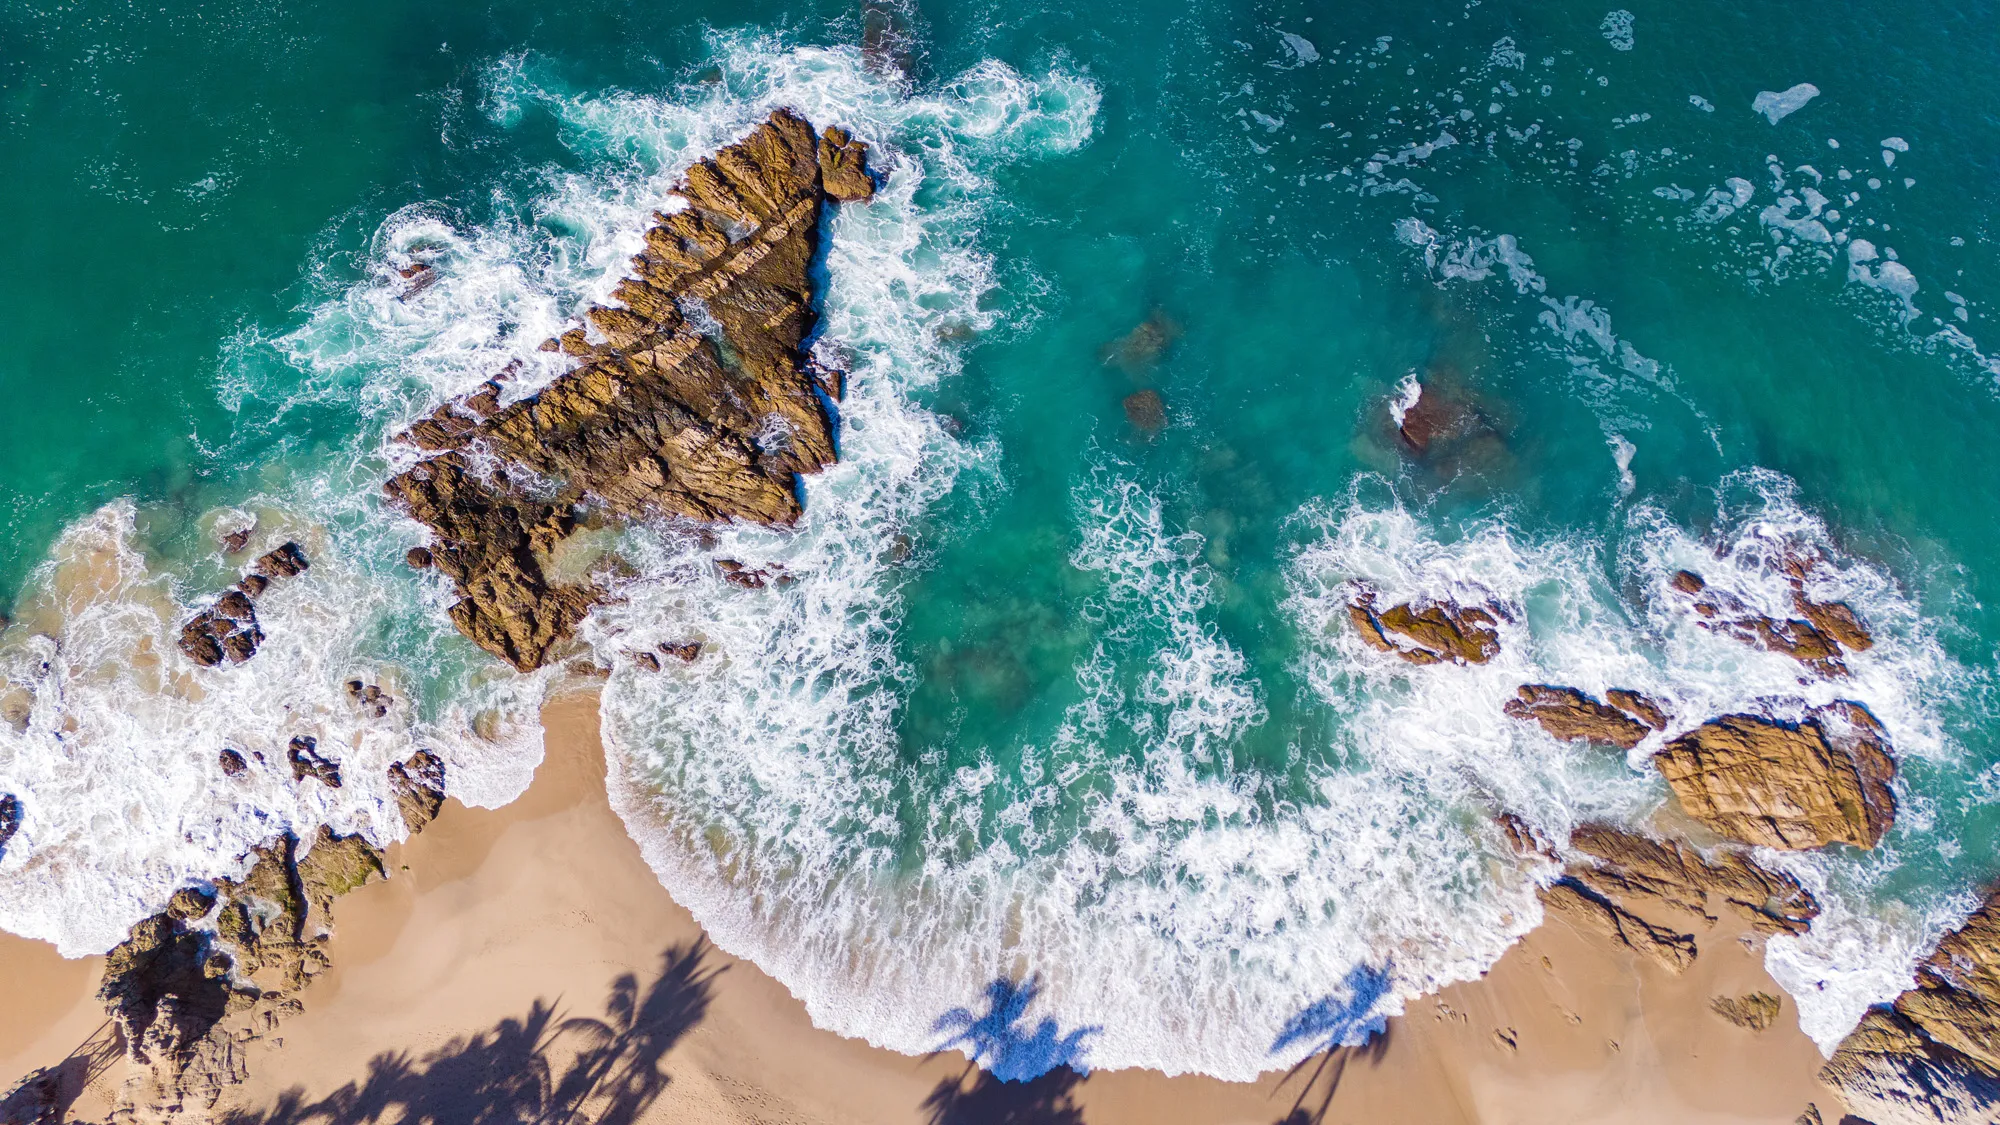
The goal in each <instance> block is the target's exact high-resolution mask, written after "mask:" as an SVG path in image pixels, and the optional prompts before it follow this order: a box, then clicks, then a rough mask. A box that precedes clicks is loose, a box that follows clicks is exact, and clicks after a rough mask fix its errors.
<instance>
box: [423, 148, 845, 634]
mask: <svg viewBox="0 0 2000 1125" xmlns="http://www.w3.org/2000/svg"><path fill="white" fill-rule="evenodd" d="M865 156H866V149H865V146H863V145H862V144H860V142H857V141H855V140H853V139H852V138H851V137H849V136H848V135H847V134H846V133H845V132H843V131H841V130H839V129H834V128H829V129H828V130H826V131H825V132H824V133H821V134H818V135H815V134H814V132H813V129H812V126H810V125H808V124H807V123H806V122H805V121H804V119H802V118H800V117H799V116H798V115H796V114H794V113H791V112H790V111H787V110H778V111H776V112H774V113H773V114H772V115H771V116H770V118H769V120H767V121H765V122H764V123H763V124H761V125H759V126H758V127H757V128H756V129H755V130H753V131H752V132H751V133H750V135H749V136H747V137H745V138H744V139H743V140H741V141H738V142H737V143H735V144H733V145H730V146H728V147H727V148H724V149H722V150H721V151H719V152H717V153H716V154H715V156H714V157H712V158H711V159H708V160H704V161H702V162H700V163H698V164H696V165H694V166H693V167H691V168H689V169H688V172H687V176H686V178H685V179H684V180H683V182H682V183H681V184H680V186H679V187H678V188H677V189H676V193H677V195H678V196H679V197H680V198H681V199H682V200H683V201H685V203H686V204H687V206H685V207H684V208H682V209H680V210H677V211H675V212H673V213H672V214H659V215H656V216H655V219H656V223H655V225H654V226H653V227H652V229H650V230H648V231H647V232H646V249H645V250H644V251H643V252H642V253H640V254H639V255H638V256H637V257H635V258H634V259H633V260H632V267H633V271H634V272H633V274H632V275H631V276H629V277H627V278H626V279H625V280H624V281H622V282H620V283H619V285H618V288H617V289H616V290H615V292H614V294H613V295H614V297H615V298H616V299H617V300H618V301H619V302H620V304H619V305H616V306H597V307H594V308H592V309H590V310H589V312H587V313H586V314H585V319H586V320H587V321H588V322H589V324H590V327H591V328H592V329H594V330H595V333H596V335H597V336H598V337H599V338H598V339H596V340H593V339H592V338H591V336H590V334H589V333H588V332H586V330H585V329H583V328H577V329H573V330H571V331H569V332H565V333H564V334H563V335H562V336H560V337H558V338H556V339H553V340H550V341H548V342H547V343H545V344H543V345H542V346H543V349H544V350H546V351H561V352H563V353H565V354H567V355H570V356H573V357H575V358H576V359H577V360H578V361H579V363H578V366H577V367H576V368H575V370H573V371H570V372H568V373H567V374H565V375H563V376H561V377H559V378H558V379H556V380H555V381H554V382H553V383H551V384H549V385H548V386H547V387H545V388H543V389H542V390H541V391H540V392H538V393H536V394H534V395H531V396H529V397H527V398H524V399H521V400H520V401H518V402H515V403H513V404H511V405H507V406H501V405H500V402H499V398H500V391H501V384H500V382H499V381H498V380H496V381H494V382H490V383H488V384H487V385H486V386H484V387H482V388H481V390H480V391H479V392H478V393H477V394H474V395H472V396H470V397H468V398H466V399H463V400H460V401H457V402H453V403H450V404H447V405H446V406H444V407H441V408H440V409H439V410H437V411H436V412H434V413H433V414H432V415H431V416H430V417H428V418H425V419H423V420H422V421H420V422H418V423H417V424H416V425H414V426H412V427H411V428H410V430H409V431H408V432H407V434H406V435H405V436H406V439H407V440H408V441H409V443H410V444H412V445H414V446H416V447H417V448H418V449H421V450H424V451H426V452H430V453H432V454H434V456H431V457H429V458H427V459H426V460H424V461H422V462H419V463H418V464H417V465H415V466H413V467H412V468H411V469H409V470H408V471H406V472H404V473H402V474H401V475H399V476H397V477H396V478H395V479H393V480H391V481H390V482H389V483H388V485H387V491H388V493H389V495H390V497H391V498H392V499H393V500H394V501H395V502H397V503H398V504H399V505H400V506H401V507H402V508H403V509H404V510H405V511H407V512H409V513H410V514H411V515H412V516H414V517H415V518H416V519H417V520H418V521H420V522H422V523H424V524H425V525H426V526H428V527H429V528H430V529H431V532H432V534H433V536H434V538H435V542H434V543H433V544H432V545H431V546H430V547H429V548H428V551H429V556H430V561H431V564H432V565H434V566H435V567H436V568H437V570H438V571H439V572H441V573H442V574H443V575H444V576H445V577H447V578H449V579H450V580H451V581H452V582H453V584H454V585H455V586H456V587H457V589H458V594H459V600H458V602H457V603H456V604H455V605H454V606H453V607H452V609H451V617H452V621H453V623H454V624H456V625H457V626H458V627H459V629H460V630H461V631H463V632H464V633H465V634H466V635H467V636H468V637H470V638H472V639H473V640H474V641H475V642H477V643H478V644H479V645H480V646H481V647H483V648H485V649H486V650H487V651H489V652H491V653H493V654H494V655H496V656H499V657H500V658H502V659H504V660H506V661H508V662H509V663H511V664H513V665H514V666H515V667H517V668H520V669H523V670H527V669H532V668H536V667H539V666H541V665H542V664H543V663H545V662H546V661H548V660H549V659H550V658H551V654H552V653H553V652H554V651H555V650H556V649H557V648H559V647H560V646H561V644H562V643H563V642H564V641H565V640H566V639H567V638H568V637H569V636H570V635H571V634H572V632H573V631H574V629H575V627H576V624H577V623H578V622H579V621H580V620H581V619H582V618H583V616H584V615H585V614H586V613H588V612H589V610H590V607H591V606H592V605H594V604H595V603H596V602H597V601H598V600H599V599H600V598H602V597H603V596H604V591H603V590H602V589H600V588H599V587H597V586H594V585H589V584H583V583H563V582H558V581H555V580H553V579H551V577H550V576H549V567H548V563H547V559H548V557H549V555H550V553H551V552H552V551H553V550H554V549H555V547H556V546H557V544H559V543H560V542H561V541H562V540H563V539H564V538H565V537H566V536H568V535H569V534H570V533H571V532H572V531H573V530H575V529H576V527H577V526H578V525H579V520H580V519H581V520H586V521H591V520H611V521H615V520H621V519H629V518H634V517H641V516H660V515H665V516H681V517H686V518H690V519H695V520H702V521H716V520H728V519H740V520H746V521H752V522H757V523H765V524H778V525H782V524H789V523H791V522H792V521H794V520H795V519H797V518H798V515H799V499H798V492H797V490H796V488H795V487H794V484H795V478H796V477H797V475H798V474H800V473H809V472H813V471H815V470H818V469H820V468H822V467H824V466H825V465H828V464H831V463H832V461H833V459H834V440H833V425H832V420H831V418H830V416H829V413H828V410H827V405H826V402H825V401H824V398H823V396H825V395H828V394H830V393H831V391H830V390H829V387H837V386H838V383H839V380H838V379H824V380H823V379H819V378H815V372H814V371H813V370H812V368H811V365H810V364H809V363H808V362H807V360H806V357H805V355H804V353H803V351H802V349H803V347H804V344H805V340H806V338H807V336H808V335H809V334H810V332H811V331H812V329H813V327H814V324H815V321H816V318H817V313H816V311H815V297H816V295H815V292H814V282H813V272H812V264H813V260H814V256H815V254H816V252H817V250H818V245H819V220H820V214H821V211H822V210H823V208H824V205H825V204H827V203H828V202H830V201H840V200H855V199H865V198H867V197H868V196H869V195H871V194H872V193H873V191H874V184H873V181H872V180H870V179H869V177H868V175H867V170H866V166H865V165H866V160H865ZM475 465H485V466H489V467H488V468H484V469H476V468H475V467H474V466H475Z"/></svg>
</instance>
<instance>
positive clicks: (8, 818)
mask: <svg viewBox="0 0 2000 1125" xmlns="http://www.w3.org/2000/svg"><path fill="white" fill-rule="evenodd" d="M20 830H21V798H19V797H16V796H14V795H13V794H12V793H0V855H4V854H5V853H6V851H7V841H9V840H12V839H13V838H14V833H16V832H19V831H20Z"/></svg>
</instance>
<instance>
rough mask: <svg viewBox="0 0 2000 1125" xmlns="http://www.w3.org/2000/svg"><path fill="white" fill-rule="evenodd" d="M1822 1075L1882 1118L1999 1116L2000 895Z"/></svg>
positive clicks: (1866, 1023)
mask: <svg viewBox="0 0 2000 1125" xmlns="http://www.w3.org/2000/svg"><path fill="white" fill-rule="evenodd" d="M1820 1077H1821V1078H1822V1079H1823V1080H1824V1081H1825V1082H1826V1083H1827V1084H1828V1085H1830V1086H1833V1087H1835V1088H1837V1089H1839V1090H1840V1091H1841V1093H1842V1094H1843V1095H1844V1096H1845V1097H1846V1099H1847V1102H1848V1105H1849V1107H1850V1108H1852V1109H1853V1110H1854V1111H1855V1112H1857V1113H1859V1114H1862V1115H1864V1116H1866V1117H1867V1119H1868V1120H1870V1121H1873V1122H1878V1123H1880V1125H1903V1123H1905V1122H1924V1123H1927V1125H1940V1123H1942V1125H1959V1123H1961V1122H1963V1123H1967V1125H1969V1123H1972V1122H1981V1123H1990V1122H1991V1121H1993V1120H1994V1115H1995V1112H1996V1107H2000V894H1995V895H1993V896H1991V897H1989V898H1988V899H1987V900H1986V902H1985V903H1984V904H1983V905H1982V906H1980V908H1979V909H1978V910H1976V911H1974V912H1973V914H1972V916H1971V917H1970V918H1968V919H1966V921H1965V924H1964V925H1962V926H1960V927H1959V928H1958V929H1957V930H1956V931H1954V932H1953V933H1950V934H1948V935H1946V936H1945V938H1944V940H1943V941H1941V942H1939V943H1938V947H1937V950H1936V951H1935V952H1934V953H1932V954H1931V956H1930V957H1929V958H1927V959H1926V960H1925V961H1924V962H1923V963H1922V964H1920V965H1918V966H1917V983H1916V986H1915V987H1913V988H1911V989H1909V990H1908V991H1906V992H1904V993H1903V994H1902V995H1901V996H1898V997H1897V998H1896V999H1895V1001H1894V1003H1893V1004H1889V1005H1883V1006H1880V1007H1876V1008H1872V1009H1870V1010H1869V1011H1868V1013H1867V1015H1866V1016H1864V1017H1863V1018H1862V1020H1861V1024H1860V1026H1858V1027H1856V1028H1855V1029H1854V1031H1853V1032H1851V1033H1850V1034H1849V1035H1848V1036H1847V1038H1846V1039H1844V1040H1842V1041H1841V1044H1840V1047H1839V1048H1838V1049H1837V1050H1836V1051H1834V1053H1833V1057H1832V1058H1831V1059H1829V1060H1828V1061H1827V1064H1826V1067H1825V1068H1824V1069H1823V1070H1821V1072H1820Z"/></svg>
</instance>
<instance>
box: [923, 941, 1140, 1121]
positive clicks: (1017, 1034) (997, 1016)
mask: <svg viewBox="0 0 2000 1125" xmlns="http://www.w3.org/2000/svg"><path fill="white" fill-rule="evenodd" d="M1040 992H1041V982H1040V981H1039V980H1037V979H1035V978H1029V979H1028V980H1025V981H1016V980H1010V979H1008V978H1005V977H1002V978H999V979H997V980H995V981H993V982H992V983H990V984H988V985H987V986H986V1010H985V1011H984V1012H973V1011H971V1010H970V1009H967V1008H954V1009H952V1010H951V1011H949V1012H946V1013H945V1014H944V1015H943V1016H941V1017H939V1018H938V1021H937V1025H936V1027H935V1030H936V1031H938V1032H941V1033H949V1035H950V1038H948V1039H947V1040H945V1042H944V1044H943V1045H942V1046H941V1047H939V1048H938V1050H939V1052H942V1051H945V1050H950V1049H952V1048H954V1047H955V1048H959V1049H961V1050H963V1051H964V1052H965V1053H966V1056H967V1058H968V1060H969V1061H968V1062H967V1063H966V1066H965V1069H964V1070H963V1071H961V1072H959V1074H958V1075H957V1076H956V1077H953V1078H947V1079H945V1080H944V1081H942V1082H940V1083H938V1084H937V1086H936V1087H935V1088H934V1089H932V1091H931V1093H930V1096H929V1097H927V1098H925V1099H924V1104H923V1109H924V1113H925V1115H926V1120H927V1121H928V1122H929V1125H1083V1110H1082V1108H1081V1107H1080V1106H1078V1105H1077V1104H1076V1100H1075V1094H1076V1089H1077V1087H1078V1086H1080V1085H1081V1084H1082V1083H1083V1080H1084V1077H1085V1076H1086V1075H1087V1074H1088V1073H1089V1068H1088V1067H1086V1066H1085V1065H1084V1062H1083V1057H1084V1049H1085V1043H1086V1041H1087V1040H1088V1039H1089V1038H1090V1037H1091V1036H1093V1035H1096V1034H1097V1033H1098V1032H1099V1031H1101V1030H1102V1029H1101V1028H1098V1027H1080V1028H1076V1029H1074V1030H1072V1031H1070V1032H1069V1033H1067V1034H1064V1033H1063V1031H1062V1030H1061V1028H1060V1027H1059V1025H1058V1024H1057V1023H1056V1021H1055V1020H1053V1019H1047V1018H1044V1019H1043V1020H1041V1021H1040V1022H1039V1023H1034V1024H1030V1023H1029V1022H1028V1019H1027V1012H1028V1008H1029V1006H1030V1005H1032V1004H1033V1003H1034V1001H1035V997H1036V996H1037V995H1038V994H1039V993H1040ZM931 1057H933V1058H935V1057H936V1055H935V1054H933V1055H932V1056H931Z"/></svg>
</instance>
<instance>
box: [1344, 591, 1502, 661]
mask: <svg viewBox="0 0 2000 1125" xmlns="http://www.w3.org/2000/svg"><path fill="white" fill-rule="evenodd" d="M1498 614H1499V610H1498V607H1495V606H1484V607H1482V606H1476V605H1471V606H1461V605H1459V604H1458V603H1456V602H1450V601H1445V602H1430V603H1410V602H1404V603H1402V604H1399V605H1393V606H1390V607H1389V608H1388V609H1386V610H1383V611H1382V612H1380V613H1377V612H1376V610H1375V595H1374V592H1373V591H1370V590H1365V589H1364V590H1361V591H1360V592H1358V593H1356V594H1355V595H1354V597H1353V598H1352V599H1351V600H1349V602H1348V603H1347V619H1348V621H1349V622H1351V623H1352V624H1353V625H1354V631H1355V632H1356V633H1357V634H1359V635H1360V637H1361V640H1362V642H1363V643H1365V644H1366V645H1367V646H1368V647H1369V648H1372V649H1374V650H1375V651H1377V652H1386V653H1390V654H1392V655H1395V656H1397V657H1400V658H1402V659H1404V660H1407V661H1409V662H1410V663H1412V664H1446V663H1449V664H1484V663H1486V662H1487V661H1489V660H1491V659H1493V657H1494V656H1496V655H1497V654H1498V653H1499V652H1500V632H1499V629H1498V625H1499V623H1500V618H1499V615H1498Z"/></svg>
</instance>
